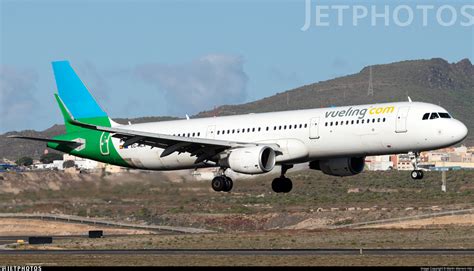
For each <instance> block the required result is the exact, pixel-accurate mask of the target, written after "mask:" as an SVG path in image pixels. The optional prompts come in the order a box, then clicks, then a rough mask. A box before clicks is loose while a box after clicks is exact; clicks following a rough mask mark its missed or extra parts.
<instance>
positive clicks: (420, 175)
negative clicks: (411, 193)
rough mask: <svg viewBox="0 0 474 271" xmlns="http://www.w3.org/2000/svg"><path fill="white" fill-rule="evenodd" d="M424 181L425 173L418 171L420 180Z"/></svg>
mask: <svg viewBox="0 0 474 271" xmlns="http://www.w3.org/2000/svg"><path fill="white" fill-rule="evenodd" d="M421 179H423V171H421V170H418V180H421Z"/></svg>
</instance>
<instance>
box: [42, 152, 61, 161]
mask: <svg viewBox="0 0 474 271" xmlns="http://www.w3.org/2000/svg"><path fill="white" fill-rule="evenodd" d="M54 160H63V156H62V155H61V154H60V153H57V152H50V153H47V154H43V155H41V158H40V161H41V163H43V164H51V163H52V162H53V161H54Z"/></svg>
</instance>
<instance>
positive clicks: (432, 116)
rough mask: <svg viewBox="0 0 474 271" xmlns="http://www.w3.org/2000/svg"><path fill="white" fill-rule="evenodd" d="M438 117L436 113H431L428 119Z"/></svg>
mask: <svg viewBox="0 0 474 271" xmlns="http://www.w3.org/2000/svg"><path fill="white" fill-rule="evenodd" d="M437 118H439V116H438V113H431V116H430V120H434V119H437Z"/></svg>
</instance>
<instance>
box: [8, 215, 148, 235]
mask: <svg viewBox="0 0 474 271" xmlns="http://www.w3.org/2000/svg"><path fill="white" fill-rule="evenodd" d="M97 229H100V230H104V234H149V233H150V231H146V230H134V229H120V228H113V227H106V228H104V227H103V226H100V228H99V227H97V226H94V225H86V224H73V223H66V222H57V221H45V220H35V219H10V218H2V219H0V236H22V235H27V236H28V235H86V234H87V233H88V232H89V231H90V230H97Z"/></svg>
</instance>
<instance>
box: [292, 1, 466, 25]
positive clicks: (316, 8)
mask: <svg viewBox="0 0 474 271" xmlns="http://www.w3.org/2000/svg"><path fill="white" fill-rule="evenodd" d="M361 24H364V25H371V26H379V25H382V26H391V25H395V26H399V27H407V26H410V25H413V24H419V25H422V26H424V27H426V26H429V25H430V24H438V25H440V26H445V27H449V26H465V27H472V26H474V4H470V5H449V4H446V5H396V4H391V5H320V4H318V3H317V2H316V1H311V0H305V21H304V25H303V26H302V27H301V30H302V31H306V30H308V29H309V28H310V27H312V26H315V27H328V26H345V25H351V26H358V25H361Z"/></svg>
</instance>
